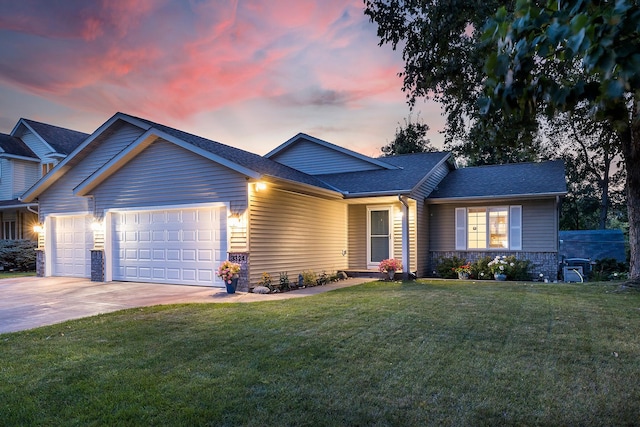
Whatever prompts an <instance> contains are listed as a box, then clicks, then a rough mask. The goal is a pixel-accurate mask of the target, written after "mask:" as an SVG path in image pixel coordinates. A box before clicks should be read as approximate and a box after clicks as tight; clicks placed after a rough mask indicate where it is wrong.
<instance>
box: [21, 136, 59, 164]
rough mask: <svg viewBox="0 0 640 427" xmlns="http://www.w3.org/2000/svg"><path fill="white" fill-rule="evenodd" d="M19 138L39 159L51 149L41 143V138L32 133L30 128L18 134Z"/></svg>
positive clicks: (43, 157)
mask: <svg viewBox="0 0 640 427" xmlns="http://www.w3.org/2000/svg"><path fill="white" fill-rule="evenodd" d="M20 139H21V140H22V141H23V142H24V143H25V144H27V146H28V147H29V148H30V149H31V151H33V152H34V153H35V154H36V156H38V158H40V159H45V158H47V155H48V154H50V153H51V151H52V150H53V148H51V147H50V146H48V145H46V144H43V143H42V140H41V139H40V138H38V137H37V136H36V135H34V134H33V132H31V131H30V130H27V131H26V132H24V133H23V134H22V135H20Z"/></svg>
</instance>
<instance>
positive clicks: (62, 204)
mask: <svg viewBox="0 0 640 427" xmlns="http://www.w3.org/2000/svg"><path fill="white" fill-rule="evenodd" d="M118 123H119V126H118V125H115V126H114V130H113V131H112V132H108V133H105V134H103V135H102V136H100V137H99V138H98V139H96V140H95V141H93V142H92V143H91V145H90V146H88V147H86V148H85V150H83V152H82V153H83V154H84V155H83V158H82V159H80V158H74V159H72V161H71V162H70V163H71V164H68V165H67V167H70V169H69V171H68V172H67V173H66V174H64V175H63V176H61V177H60V178H59V179H58V180H57V181H56V182H55V183H53V184H52V185H51V187H49V188H48V189H47V190H46V191H44V192H43V193H42V194H41V195H40V196H39V197H38V199H39V206H40V207H39V209H40V215H41V216H46V215H47V214H49V213H72V212H87V211H89V212H91V211H93V204H92V203H90V201H89V198H87V197H78V196H75V195H74V194H73V189H74V188H75V187H76V186H78V184H80V183H81V182H82V181H84V180H85V179H86V178H87V177H88V176H89V175H91V174H92V173H93V172H95V171H96V170H97V169H99V168H100V167H101V166H102V165H104V164H105V163H106V162H108V161H109V160H110V159H112V158H113V157H114V156H115V155H116V154H118V153H119V152H120V151H122V149H124V148H125V147H126V146H128V145H129V144H131V143H132V142H133V141H135V140H136V139H137V138H138V137H139V136H140V135H141V134H142V133H143V132H144V131H143V130H142V129H140V128H138V127H136V126H133V125H130V124H125V123H123V122H118Z"/></svg>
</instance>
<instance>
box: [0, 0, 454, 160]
mask: <svg viewBox="0 0 640 427" xmlns="http://www.w3.org/2000/svg"><path fill="white" fill-rule="evenodd" d="M0 10H1V11H2V13H1V14H0V132H2V133H9V132H10V131H11V129H12V128H13V126H14V125H15V124H16V122H17V121H18V119H19V118H20V117H25V118H30V119H33V120H37V121H42V122H45V123H50V124H54V125H58V126H63V127H67V128H71V129H75V130H80V131H84V132H87V133H91V132H93V131H94V130H95V129H96V128H97V127H98V126H100V125H101V124H102V123H103V122H105V121H106V120H107V119H108V118H109V117H111V116H112V115H113V114H115V113H116V112H118V111H122V112H124V113H128V114H131V115H135V116H140V117H144V118H146V119H149V120H153V121H156V122H159V123H162V124H165V125H168V126H171V127H175V128H178V129H180V130H183V131H186V132H190V133H194V134H197V135H200V136H203V137H206V138H209V139H213V140H215V141H218V142H222V143H225V144H228V145H232V146H235V147H239V148H243V149H246V150H249V151H252V152H255V153H258V154H265V153H267V152H268V151H270V150H271V149H273V148H274V147H276V146H277V145H279V144H280V143H282V142H284V141H286V140H287V139H289V138H290V137H292V136H293V135H295V134H296V133H298V132H306V133H309V134H311V135H313V136H315V137H318V138H321V139H325V140H327V141H329V142H333V143H335V144H338V145H341V146H344V147H347V148H350V149H352V150H355V151H358V152H360V153H363V154H366V155H370V156H377V155H379V154H380V147H381V146H382V145H385V144H387V143H388V142H389V141H390V140H391V139H393V136H394V134H395V129H396V127H397V125H398V123H399V122H400V123H403V122H404V118H406V117H407V116H408V114H409V107H408V106H407V104H406V101H405V94H404V93H403V92H402V91H401V86H402V81H401V79H400V78H399V77H398V76H397V73H398V72H400V71H402V68H403V61H402V58H401V53H400V52H393V51H392V49H391V47H390V46H388V45H385V46H382V47H380V46H378V41H379V39H378V37H377V36H376V25H375V24H373V23H371V22H369V20H368V18H367V17H366V16H365V15H364V13H363V10H364V6H363V2H362V0H315V1H310V0H309V1H307V0H299V1H296V0H269V1H268V0H246V1H245V0H237V1H232V0H211V1H208V0H92V1H86V0H63V1H50V0H20V1H16V0H0ZM415 110H416V112H417V111H419V112H420V117H421V118H422V119H423V120H424V121H425V122H426V123H427V124H428V125H429V126H430V127H431V130H430V131H429V135H428V137H429V138H430V139H431V140H432V141H433V142H434V143H435V144H436V146H441V141H442V139H443V137H442V135H440V134H439V132H438V131H439V130H441V129H442V126H443V125H442V123H443V118H442V117H441V112H440V108H439V106H438V105H436V104H433V103H424V102H420V101H419V102H418V104H417V107H416V109H415ZM416 112H414V118H415V115H416Z"/></svg>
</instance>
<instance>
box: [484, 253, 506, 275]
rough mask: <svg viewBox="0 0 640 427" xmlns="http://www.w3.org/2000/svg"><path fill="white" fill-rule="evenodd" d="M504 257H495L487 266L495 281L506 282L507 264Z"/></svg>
mask: <svg viewBox="0 0 640 427" xmlns="http://www.w3.org/2000/svg"><path fill="white" fill-rule="evenodd" d="M506 258H507V257H506V256H504V255H503V256H500V255H496V257H495V258H494V259H493V260H491V261H489V263H488V264H487V265H488V266H489V268H490V269H491V272H492V273H493V277H494V278H495V279H496V280H507V267H508V266H509V263H507V260H506Z"/></svg>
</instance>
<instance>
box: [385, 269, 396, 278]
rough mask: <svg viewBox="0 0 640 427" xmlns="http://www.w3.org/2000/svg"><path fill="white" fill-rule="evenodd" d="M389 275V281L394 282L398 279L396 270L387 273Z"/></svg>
mask: <svg viewBox="0 0 640 427" xmlns="http://www.w3.org/2000/svg"><path fill="white" fill-rule="evenodd" d="M387 274H388V275H389V280H393V279H394V278H395V277H396V271H395V270H389V271H387Z"/></svg>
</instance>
